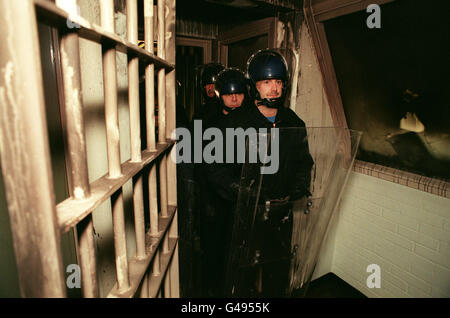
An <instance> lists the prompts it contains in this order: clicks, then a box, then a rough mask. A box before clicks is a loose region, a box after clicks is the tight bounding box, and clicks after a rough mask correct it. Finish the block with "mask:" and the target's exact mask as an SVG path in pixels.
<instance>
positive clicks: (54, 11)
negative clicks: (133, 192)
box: [5, 0, 176, 296]
mask: <svg viewBox="0 0 450 318" xmlns="http://www.w3.org/2000/svg"><path fill="white" fill-rule="evenodd" d="M27 3H28V4H29V3H30V2H27ZM35 5H36V11H37V12H38V14H39V15H40V17H42V16H43V17H44V18H45V19H47V20H49V21H50V22H51V23H53V24H55V25H56V26H58V27H59V28H61V27H62V28H65V25H64V24H65V23H66V21H67V19H68V15H67V13H66V12H65V11H63V10H61V9H59V8H57V7H56V6H54V5H53V4H51V3H49V2H47V1H42V0H35ZM15 9H17V7H16V8H15ZM19 11H20V10H19ZM5 12H7V13H9V11H8V10H6V11H5ZM31 12H32V13H33V14H34V12H33V10H31ZM7 13H6V14H5V16H6V15H7ZM21 14H22V13H21ZM34 18H35V16H34ZM73 22H74V23H75V24H78V25H79V28H77V32H78V34H79V35H80V36H82V37H84V38H86V39H90V40H93V41H96V42H98V43H101V44H104V45H105V47H106V48H116V49H118V50H119V51H121V52H124V53H128V54H129V55H137V56H138V57H139V58H140V59H141V60H143V61H145V62H149V61H150V62H151V63H154V65H156V66H157V67H160V68H166V69H168V70H172V69H173V66H172V65H170V64H169V63H167V62H166V61H164V60H162V59H159V58H157V57H155V56H154V55H153V54H151V53H148V52H147V51H143V50H142V49H140V48H139V47H137V46H135V45H133V44H131V43H128V42H125V41H122V40H121V39H120V38H119V37H117V36H116V35H114V34H112V33H111V32H107V31H105V30H104V29H102V28H99V27H97V26H95V25H94V26H90V25H89V24H88V23H86V22H85V21H83V20H82V19H78V18H74V19H73ZM63 23H64V24H63ZM32 25H33V24H32ZM30 29H31V30H33V29H32V27H30ZM34 35H35V37H34V39H33V40H34V41H35V42H37V41H36V38H37V34H36V30H35V29H34ZM30 43H32V41H30ZM107 63H108V62H107ZM36 65H38V63H36ZM41 83H42V82H41ZM105 86H108V85H105ZM152 86H153V85H152ZM35 88H36V87H35ZM40 88H41V90H39V87H38V91H39V92H40V93H41V94H42V87H40ZM105 90H106V89H105ZM116 92H117V91H115V93H116ZM173 93H174V92H173ZM42 104H43V102H42ZM113 110H114V109H113ZM113 112H114V111H113ZM41 116H42V114H41ZM105 116H106V115H105ZM41 128H42V127H41ZM39 132H41V133H42V132H43V133H44V134H45V133H46V129H45V127H43V128H42V129H40V130H39ZM33 142H34V140H33ZM171 144H172V143H169V144H165V145H160V144H158V145H157V148H159V149H157V151H156V152H147V153H145V151H144V152H143V157H144V154H145V157H146V158H145V160H143V162H141V163H131V162H127V163H125V164H124V165H123V167H124V168H126V169H127V175H126V176H124V175H121V174H120V173H121V172H123V170H126V169H121V166H120V154H119V157H118V159H119V165H115V166H114V165H113V167H114V168H115V171H112V173H111V171H110V176H111V175H117V178H116V179H110V178H109V176H105V177H102V178H101V179H100V180H97V181H96V182H94V183H93V184H91V196H90V197H88V198H85V199H76V198H74V197H71V198H69V199H67V200H65V201H64V202H62V203H61V204H59V205H58V207H57V209H58V221H59V225H60V228H61V231H66V230H67V226H69V228H70V225H72V226H73V225H76V224H77V223H80V222H81V220H83V218H84V217H85V216H87V215H89V213H90V212H92V210H93V208H95V207H96V206H98V205H99V204H100V203H101V202H102V201H104V200H105V199H106V198H107V196H108V195H111V192H114V191H115V190H116V189H119V188H120V187H121V186H122V185H123V183H124V182H126V181H127V180H128V179H129V177H130V176H131V175H134V174H135V173H137V172H139V171H140V170H139V169H141V168H142V167H143V166H145V165H146V164H149V163H152V162H153V161H154V160H156V159H157V158H158V157H159V156H160V155H163V156H164V155H165V150H167V149H170V146H171ZM47 147H48V144H47ZM42 149H45V147H43V148H42ZM41 158H44V159H46V160H47V161H48V156H42V157H41ZM47 164H48V162H47ZM50 174H51V173H50ZM18 178H20V176H17V177H16V178H13V179H18ZM10 186H11V185H10ZM46 189H47V190H52V188H51V187H46ZM120 193H121V190H119V192H118V194H119V196H120ZM53 207H54V201H53ZM121 209H122V212H123V206H122V208H121ZM172 209H173V211H174V212H173V213H172V212H170V213H168V216H169V217H168V218H163V219H162V221H161V222H160V223H161V224H162V223H164V222H163V221H165V222H168V223H167V224H169V223H170V222H172V217H173V215H174V214H175V213H176V212H175V211H176V207H172ZM47 211H48V209H47ZM59 212H61V213H59ZM38 215H39V218H40V219H42V217H41V215H40V214H38ZM45 225H48V223H45ZM172 228H173V224H172ZM47 232H49V231H47ZM50 233H51V232H50ZM159 233H161V235H167V233H168V230H167V228H166V229H164V230H163V232H159ZM57 234H59V233H57ZM147 237H149V236H147ZM91 238H92V237H91ZM151 238H152V239H155V237H151ZM56 239H57V240H58V242H59V237H58V235H56ZM16 241H18V240H16ZM122 242H125V240H122ZM159 245H160V242H159V243H158V246H159ZM33 246H36V244H35V245H33ZM170 246H171V247H170V251H171V253H167V254H166V255H163V256H164V260H168V261H170V259H171V257H172V256H173V255H174V252H175V249H176V237H175V238H173V239H172V240H171V242H170ZM150 247H151V248H153V246H152V245H150ZM45 249H46V250H48V245H46V246H45ZM16 250H18V249H16ZM37 250H41V249H40V248H37ZM91 251H92V249H91ZM57 252H58V253H59V261H55V262H54V263H55V264H59V265H61V261H60V251H57ZM57 256H58V255H57ZM53 259H54V260H58V257H56V258H53ZM147 260H148V259H147ZM132 261H138V260H137V259H134V260H132ZM163 263H164V262H163ZM168 266H169V265H168V263H167V264H164V265H163V267H162V270H163V272H162V273H161V274H162V275H165V271H166V270H167V267H168ZM19 267H20V266H19ZM39 273H40V274H41V275H42V276H44V275H45V273H44V271H43V270H41V271H39ZM46 273H47V271H46ZM59 274H60V276H61V270H60V271H59ZM141 278H142V277H140V278H139V279H138V280H137V281H138V282H140V279H141ZM174 281H175V280H174ZM134 282H136V280H135V281H134ZM171 282H172V281H171ZM172 285H173V283H172ZM152 286H156V285H154V284H153V285H152ZM41 287H42V286H41ZM22 290H25V289H22ZM40 291H41V289H39V292H38V293H39V294H40ZM62 293H63V294H64V291H62ZM128 294H129V293H128ZM119 295H121V296H122V295H124V293H123V291H122V292H120V293H119Z"/></svg>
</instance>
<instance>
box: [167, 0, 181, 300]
mask: <svg viewBox="0 0 450 318" xmlns="http://www.w3.org/2000/svg"><path fill="white" fill-rule="evenodd" d="M166 6H167V8H168V14H167V16H166V20H165V28H166V31H167V38H166V41H165V44H166V50H165V52H166V55H165V60H166V61H168V62H169V63H173V64H175V51H176V45H175V21H176V1H175V0H166ZM175 88H176V79H175V70H166V118H167V125H166V136H168V137H169V138H170V139H171V138H174V136H173V134H172V132H173V131H174V129H175V128H176V90H175ZM171 142H173V140H172V141H171ZM170 151H171V152H175V151H176V147H172V149H171V150H170ZM167 190H168V193H167V200H168V205H169V206H176V205H177V170H176V163H175V162H174V161H173V160H168V162H167ZM168 235H169V238H172V239H173V238H178V210H176V211H175V215H174V216H173V220H172V224H171V226H170V229H169V233H168ZM169 249H170V246H169ZM173 260H178V244H177V245H175V249H174V251H173V257H172V261H171V263H170V265H169V271H170V277H171V279H170V294H169V295H168V297H180V288H179V279H178V278H179V263H178V261H173Z"/></svg>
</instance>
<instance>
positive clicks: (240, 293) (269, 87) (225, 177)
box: [208, 50, 313, 297]
mask: <svg viewBox="0 0 450 318" xmlns="http://www.w3.org/2000/svg"><path fill="white" fill-rule="evenodd" d="M247 78H248V80H249V84H250V89H251V92H252V97H253V101H252V103H250V105H249V107H245V108H241V109H238V110H235V111H233V112H232V113H231V114H230V115H229V116H227V118H226V120H225V121H224V123H223V125H222V126H221V128H222V129H223V130H225V129H226V128H238V127H241V128H243V129H244V130H245V129H247V128H251V127H253V128H257V129H258V128H267V129H268V131H270V128H281V129H279V162H280V165H279V169H278V171H277V172H276V173H274V174H271V175H265V176H264V178H262V177H261V176H260V175H259V171H260V170H259V169H256V168H257V167H256V168H255V167H252V165H245V166H244V168H245V169H249V170H251V169H253V171H249V170H247V171H246V172H245V173H247V174H249V173H250V174H251V173H255V174H254V177H253V178H250V179H252V180H250V181H251V182H250V183H249V184H246V185H245V186H244V187H243V180H244V179H245V178H244V177H243V174H244V170H243V168H242V165H240V164H221V165H216V166H215V167H214V168H211V169H209V174H208V177H209V178H210V180H211V182H212V183H213V184H214V187H215V190H216V191H217V193H218V195H219V196H221V197H222V198H223V199H224V200H228V202H232V203H233V204H234V206H235V207H236V209H235V212H234V216H233V221H232V224H233V230H232V236H231V238H230V256H229V261H228V263H227V270H226V273H227V282H228V285H227V286H225V290H226V292H227V294H228V295H229V296H237V297H248V296H269V297H283V296H287V294H286V292H287V289H288V286H289V268H290V259H291V256H292V252H293V247H291V238H292V220H293V215H292V206H293V202H294V201H295V200H299V199H301V198H304V197H305V196H309V195H310V192H309V186H310V178H311V168H312V166H313V160H312V157H311V155H310V154H309V148H308V143H307V141H306V132H305V130H304V128H305V123H304V122H303V121H302V120H301V119H300V118H299V117H298V116H297V115H296V114H295V113H294V112H293V111H292V110H291V109H289V108H286V107H285V105H284V104H285V101H286V96H287V91H288V84H289V83H288V80H289V73H288V67H287V63H286V61H285V59H284V57H283V56H282V55H281V54H280V53H278V52H277V51H274V50H261V51H258V52H257V53H255V54H254V55H252V56H251V57H250V58H249V60H248V62H247ZM292 127H296V128H299V129H294V130H292V129H284V130H283V128H292ZM269 135H270V134H269ZM269 139H270V137H269ZM257 180H262V183H261V184H260V185H259V182H257ZM254 181H256V182H254ZM238 197H239V201H238ZM243 201H245V202H243Z"/></svg>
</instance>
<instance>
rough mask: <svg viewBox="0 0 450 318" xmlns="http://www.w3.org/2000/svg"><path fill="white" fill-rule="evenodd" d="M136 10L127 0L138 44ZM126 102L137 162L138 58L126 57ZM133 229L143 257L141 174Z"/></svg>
mask: <svg viewBox="0 0 450 318" xmlns="http://www.w3.org/2000/svg"><path fill="white" fill-rule="evenodd" d="M137 16H138V10H137V2H136V1H127V36H128V41H129V42H130V43H132V44H138V17H137ZM128 104H129V108H130V139H131V140H130V143H131V161H132V162H139V161H141V160H142V156H141V125H140V110H139V58H137V57H129V58H128ZM133 206H134V229H135V235H136V257H137V258H141V259H142V258H144V257H145V219H144V193H143V175H142V173H139V174H137V175H136V176H135V177H134V178H133Z"/></svg>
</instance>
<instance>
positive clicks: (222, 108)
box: [197, 68, 250, 297]
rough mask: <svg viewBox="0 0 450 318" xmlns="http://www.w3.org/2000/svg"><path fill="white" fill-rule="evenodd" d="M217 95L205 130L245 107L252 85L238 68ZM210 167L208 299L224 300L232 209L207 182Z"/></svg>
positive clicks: (205, 214) (205, 226)
mask: <svg viewBox="0 0 450 318" xmlns="http://www.w3.org/2000/svg"><path fill="white" fill-rule="evenodd" d="M215 95H216V97H217V101H218V108H217V111H216V112H214V113H213V112H211V113H210V116H208V117H206V118H204V119H203V122H202V124H203V129H207V128H209V127H216V126H218V125H220V124H221V122H222V121H223V120H225V118H226V116H228V115H229V114H230V113H232V112H233V111H235V110H236V109H239V108H242V107H245V106H246V105H247V104H248V103H249V101H250V97H249V87H248V81H247V79H246V77H245V75H244V73H243V72H242V71H241V70H239V69H237V68H226V69H224V70H222V71H220V72H219V74H218V75H217V78H216V80H215ZM206 166H207V164H203V165H201V166H199V167H198V168H199V169H197V172H198V174H199V176H200V178H199V179H200V180H199V184H200V192H201V197H202V199H201V200H202V201H201V202H202V207H201V226H200V228H201V246H202V251H203V253H204V257H203V264H204V266H203V277H202V281H203V288H204V296H206V297H220V296H224V294H223V289H224V287H223V285H224V276H225V264H226V256H227V255H228V251H227V247H228V241H227V238H228V237H229V235H230V233H231V211H230V210H231V207H230V206H229V204H228V202H227V201H225V200H223V199H222V198H221V197H219V196H218V195H217V194H216V193H215V192H214V191H213V189H212V187H211V184H210V183H209V182H208V181H207V177H206V173H207V169H206Z"/></svg>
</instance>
